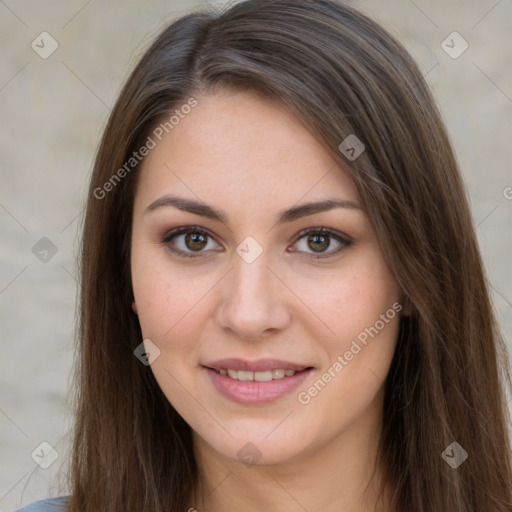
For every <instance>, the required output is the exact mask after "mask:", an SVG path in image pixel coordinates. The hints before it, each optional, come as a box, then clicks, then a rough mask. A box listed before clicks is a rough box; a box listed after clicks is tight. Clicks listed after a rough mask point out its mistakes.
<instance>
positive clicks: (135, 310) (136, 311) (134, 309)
mask: <svg viewBox="0 0 512 512" xmlns="http://www.w3.org/2000/svg"><path fill="white" fill-rule="evenodd" d="M132 309H133V312H134V313H135V314H136V315H138V314H139V311H138V310H137V303H136V302H135V300H134V301H133V302H132Z"/></svg>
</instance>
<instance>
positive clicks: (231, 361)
mask: <svg viewBox="0 0 512 512" xmlns="http://www.w3.org/2000/svg"><path fill="white" fill-rule="evenodd" d="M203 366H205V367H207V368H212V369H214V370H220V369H221V368H225V369H230V370H242V371H247V372H265V371H268V370H278V369H279V370H281V369H282V370H295V371H296V372H300V371H302V370H305V369H306V368H310V367H311V366H310V365H307V364H298V363H292V362H290V361H282V360H281V359H258V360H256V361H248V360H247V359H239V358H236V357H230V358H225V359H219V360H217V361H212V362H211V363H207V364H205V365H203Z"/></svg>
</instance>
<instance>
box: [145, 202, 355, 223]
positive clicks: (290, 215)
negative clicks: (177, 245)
mask: <svg viewBox="0 0 512 512" xmlns="http://www.w3.org/2000/svg"><path fill="white" fill-rule="evenodd" d="M168 206H174V207H175V208H177V209H178V210H182V211H184V212H190V213H194V214H196V215H201V216H202V217H207V218H209V219H213V220H217V221H219V222H222V223H224V224H228V215H227V214H226V213H225V212H224V211H222V210H218V209H216V208H213V207H212V206H209V205H207V204H205V203H202V202H199V201H195V200H194V199H185V198H184V197H176V196H169V195H165V196H162V197H160V198H159V199H157V200H156V201H153V202H152V203H151V204H150V205H149V206H148V207H147V208H146V210H145V211H144V215H145V214H146V213H149V212H153V211H155V210H157V209H159V208H163V207H168ZM334 208H349V209H354V210H362V208H361V206H360V205H358V204H357V203H354V202H353V201H349V200H346V199H325V200H323V201H314V202H309V203H304V204H301V205H298V206H293V207H292V208H289V209H287V210H284V211H282V212H280V213H279V214H278V216H277V221H276V223H277V224H283V223H285V222H292V221H294V220H297V219H300V218H302V217H305V216H307V215H313V214H315V213H321V212H325V211H328V210H333V209H334Z"/></svg>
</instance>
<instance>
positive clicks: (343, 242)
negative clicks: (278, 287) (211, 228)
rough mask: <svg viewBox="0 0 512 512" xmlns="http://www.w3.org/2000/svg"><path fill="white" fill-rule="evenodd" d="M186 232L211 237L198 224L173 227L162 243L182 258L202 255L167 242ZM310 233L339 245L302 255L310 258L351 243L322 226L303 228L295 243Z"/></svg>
mask: <svg viewBox="0 0 512 512" xmlns="http://www.w3.org/2000/svg"><path fill="white" fill-rule="evenodd" d="M188 233H195V234H200V235H204V236H206V237H208V238H213V237H212V236H211V235H210V234H209V233H208V232H207V231H205V230H204V229H202V228H200V227H199V226H183V227H180V228H176V229H173V230H172V231H169V232H168V233H166V234H165V236H164V237H163V239H162V244H166V245H167V248H168V249H169V250H170V251H171V252H172V253H174V254H176V255H178V256H180V257H182V258H187V259H192V258H197V257H200V256H202V252H203V251H198V252H196V253H195V254H194V253H193V252H188V251H182V250H181V249H176V248H175V247H172V246H171V245H170V244H169V242H170V241H171V240H172V239H173V238H175V237H176V236H179V235H182V234H188ZM310 234H322V235H328V236H329V237H332V238H334V239H335V240H336V241H338V242H339V243H340V244H341V245H340V247H338V248H337V249H335V250H333V251H330V252H328V253H318V254H317V255H315V254H312V253H307V254H308V256H304V257H309V258H312V259H322V258H330V257H333V256H335V255H337V254H338V253H340V252H341V251H342V250H343V249H345V248H346V247H349V246H350V245H352V242H351V241H350V240H349V239H348V237H344V236H342V235H340V234H339V233H337V232H335V231H333V230H331V229H328V228H324V227H323V226H321V227H314V228H307V229H303V230H302V231H300V232H299V233H298V234H297V240H296V242H295V243H297V242H298V241H299V240H300V239H302V238H304V237H305V236H306V235H310ZM299 252H300V251H299Z"/></svg>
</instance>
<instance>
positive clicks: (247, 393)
mask: <svg viewBox="0 0 512 512" xmlns="http://www.w3.org/2000/svg"><path fill="white" fill-rule="evenodd" d="M205 370H206V372H207V373H208V375H209V376H210V379H211V380H212V382H213V385H214V386H215V388H216V389H217V391H218V392H219V393H220V394H221V395H223V396H225V397H226V398H229V399H230V400H233V401H234V402H238V403H240V404H252V405H259V404H267V403H269V402H273V401H274V400H278V399H279V398H281V397H283V396H285V395H287V394H288V393H290V392H291V391H292V390H294V389H295V388H297V387H298V386H300V385H301V384H302V383H303V382H304V380H305V379H306V378H307V377H308V375H309V374H310V373H311V371H312V370H313V369H312V368H309V369H307V370H303V371H301V372H297V373H295V375H293V376H291V377H283V378H282V379H275V380H269V381H266V382H259V381H254V380H236V379H232V378H231V377H228V376H227V375H221V374H220V373H217V372H216V371H215V370H212V369H211V368H205Z"/></svg>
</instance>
